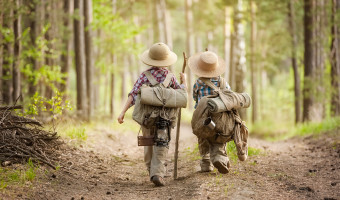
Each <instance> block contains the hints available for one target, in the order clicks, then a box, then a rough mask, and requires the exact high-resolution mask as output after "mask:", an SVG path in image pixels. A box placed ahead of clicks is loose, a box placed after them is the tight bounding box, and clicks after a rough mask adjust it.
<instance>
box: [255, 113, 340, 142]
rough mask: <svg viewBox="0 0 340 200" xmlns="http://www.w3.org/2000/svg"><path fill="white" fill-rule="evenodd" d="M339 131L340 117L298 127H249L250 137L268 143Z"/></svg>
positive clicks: (273, 125)
mask: <svg viewBox="0 0 340 200" xmlns="http://www.w3.org/2000/svg"><path fill="white" fill-rule="evenodd" d="M339 129H340V117H334V118H327V119H325V120H323V121H322V122H309V123H302V124H298V125H296V126H295V125H294V124H290V123H275V122H273V123H270V122H268V121H267V122H258V123H256V124H254V125H252V126H251V128H250V130H251V131H250V133H251V134H250V135H255V136H258V137H261V138H264V139H267V140H270V141H277V140H285V139H289V138H292V137H303V136H309V135H315V136H317V135H320V134H325V133H330V134H337V132H338V131H339Z"/></svg>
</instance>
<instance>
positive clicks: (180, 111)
mask: <svg viewBox="0 0 340 200" xmlns="http://www.w3.org/2000/svg"><path fill="white" fill-rule="evenodd" d="M183 59H184V60H183V67H182V73H184V71H185V67H186V65H187V57H186V55H185V52H183ZM181 84H182V81H181ZM181 113H182V109H181V108H180V109H179V111H178V117H177V130H176V145H175V163H174V179H177V161H178V140H179V133H180V132H179V131H180V127H181Z"/></svg>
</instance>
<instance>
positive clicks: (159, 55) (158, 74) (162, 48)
mask: <svg viewBox="0 0 340 200" xmlns="http://www.w3.org/2000/svg"><path fill="white" fill-rule="evenodd" d="M141 60H142V62H143V63H144V64H146V65H148V66H150V68H149V69H147V70H146V71H144V72H143V73H142V74H141V75H140V76H139V78H138V80H137V81H136V83H135V84H134V87H133V89H132V90H131V92H130V93H129V94H128V99H127V101H126V103H125V106H124V108H123V110H122V112H121V114H120V115H119V117H118V122H119V123H120V124H121V123H123V122H124V115H125V112H126V111H127V110H128V109H129V108H130V107H131V106H133V105H134V104H135V101H136V97H137V94H138V92H139V90H140V88H141V86H142V85H143V84H150V80H149V79H150V78H152V79H155V80H156V81H157V82H159V83H162V82H163V81H164V80H165V78H166V77H167V75H168V74H169V71H168V70H167V69H166V67H169V66H171V65H173V64H174V63H175V62H176V61H177V55H176V54H175V53H174V52H172V51H170V49H169V47H168V46H167V45H166V44H164V43H156V44H154V45H152V46H151V48H150V49H149V50H147V51H145V52H144V53H143V54H142V56H141ZM150 75H152V76H153V77H149V78H148V77H147V76H150ZM180 78H181V81H182V83H183V84H181V85H180V84H179V83H178V81H177V80H176V77H175V76H172V78H171V81H170V84H169V86H170V87H171V88H174V89H180V88H186V81H185V76H184V74H183V73H181V74H180ZM142 132H143V135H144V136H149V135H152V133H153V132H154V130H151V129H147V128H145V127H143V126H142ZM167 153H168V146H163V145H158V144H157V145H154V146H145V147H144V162H145V164H146V167H147V169H148V171H149V175H150V180H151V181H152V182H153V183H154V184H155V185H156V186H164V185H165V182H164V175H165V171H166V170H165V165H164V164H165V159H166V155H167Z"/></svg>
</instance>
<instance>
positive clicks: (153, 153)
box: [142, 127, 169, 178]
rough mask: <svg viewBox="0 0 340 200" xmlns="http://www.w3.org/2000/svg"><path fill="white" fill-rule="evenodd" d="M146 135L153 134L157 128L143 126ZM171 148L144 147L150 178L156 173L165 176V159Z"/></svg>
mask: <svg viewBox="0 0 340 200" xmlns="http://www.w3.org/2000/svg"><path fill="white" fill-rule="evenodd" d="M142 132H143V135H144V136H150V135H153V133H154V132H155V128H151V129H147V128H144V127H142ZM168 151H169V149H168V148H167V147H165V146H155V145H154V146H145V147H144V162H145V165H146V168H147V170H148V172H149V175H150V178H152V177H153V176H155V175H158V176H161V177H164V175H165V172H166V168H165V161H166V157H167V155H168Z"/></svg>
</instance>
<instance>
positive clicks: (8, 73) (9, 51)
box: [2, 6, 14, 104]
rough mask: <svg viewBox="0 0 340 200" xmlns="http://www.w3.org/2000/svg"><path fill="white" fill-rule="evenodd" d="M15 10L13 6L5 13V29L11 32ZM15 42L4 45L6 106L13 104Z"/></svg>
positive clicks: (3, 81)
mask: <svg viewBox="0 0 340 200" xmlns="http://www.w3.org/2000/svg"><path fill="white" fill-rule="evenodd" d="M12 19H13V9H12V8H11V6H9V8H8V12H6V13H4V27H6V28H8V29H9V30H11V31H12V30H13V20H12ZM13 53H14V52H13V42H12V41H10V42H6V43H5V44H4V54H3V55H4V58H3V69H2V75H3V76H2V88H3V90H2V100H3V102H4V103H5V104H11V103H12V102H13V98H12V97H13V95H12V94H13V84H12V65H13V62H12V59H13V58H14V56H13Z"/></svg>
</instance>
